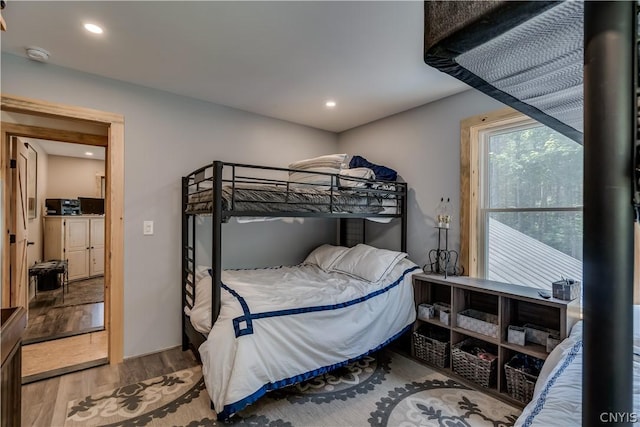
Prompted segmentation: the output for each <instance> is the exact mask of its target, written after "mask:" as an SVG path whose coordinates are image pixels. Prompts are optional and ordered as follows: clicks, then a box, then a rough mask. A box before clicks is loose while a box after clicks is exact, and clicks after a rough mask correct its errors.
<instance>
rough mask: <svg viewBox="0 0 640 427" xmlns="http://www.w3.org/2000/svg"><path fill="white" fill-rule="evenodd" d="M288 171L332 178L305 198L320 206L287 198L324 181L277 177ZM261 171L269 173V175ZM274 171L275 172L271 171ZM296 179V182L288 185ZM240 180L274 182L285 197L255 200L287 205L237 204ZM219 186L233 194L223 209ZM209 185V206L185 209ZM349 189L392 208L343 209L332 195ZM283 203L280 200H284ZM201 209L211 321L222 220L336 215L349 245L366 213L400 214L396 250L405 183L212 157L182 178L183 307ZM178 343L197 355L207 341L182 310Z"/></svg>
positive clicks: (266, 186)
mask: <svg viewBox="0 0 640 427" xmlns="http://www.w3.org/2000/svg"><path fill="white" fill-rule="evenodd" d="M225 172H226V174H225ZM290 172H303V173H305V174H310V175H311V176H318V177H324V178H325V180H326V179H329V180H330V182H331V185H330V188H329V189H328V190H326V189H323V191H322V193H321V194H323V195H325V196H327V197H324V198H323V199H322V200H321V201H319V202H315V203H314V202H305V204H307V205H313V206H314V208H318V209H321V211H318V212H307V211H300V210H299V209H300V206H299V205H300V202H295V201H292V202H290V203H289V202H287V200H289V195H292V194H294V193H304V191H305V190H304V189H305V188H310V189H316V188H321V187H326V186H327V185H325V184H322V185H319V184H303V186H302V187H301V186H300V184H299V183H291V182H289V181H288V180H287V179H280V178H278V177H277V175H283V174H289V173H290ZM263 175H268V176H267V177H265V176H263ZM274 175H275V176H276V177H273V176H274ZM344 179H347V180H349V181H352V182H354V181H355V182H362V184H363V187H358V188H347V189H344V188H341V187H340V180H344ZM292 184H295V185H292ZM243 185H251V186H252V188H253V189H254V190H256V189H257V190H258V191H260V189H261V188H262V189H263V191H268V192H273V191H274V188H276V189H278V191H280V192H282V195H283V196H284V197H285V202H282V201H279V202H269V201H261V202H259V203H261V204H262V203H279V205H278V207H284V208H285V209H283V210H279V211H277V212H272V211H261V210H248V209H243V208H241V207H238V203H237V202H238V201H239V200H238V199H237V193H238V191H239V190H240V189H241V188H242V186H243ZM223 186H227V188H228V189H230V191H231V200H230V201H229V202H228V203H227V207H228V208H229V209H223ZM209 190H211V191H212V198H211V201H212V206H211V209H210V210H209V209H207V210H206V211H205V210H196V211H188V209H187V207H188V206H189V196H192V195H193V194H195V193H198V192H201V191H209ZM343 193H348V194H349V195H352V196H356V197H357V198H358V199H359V200H364V201H365V202H366V205H370V206H378V205H376V204H375V203H379V202H380V199H381V198H387V199H392V200H394V201H395V206H394V209H395V212H394V213H380V212H377V213H376V212H359V213H349V212H344V211H341V207H343V206H345V204H344V203H337V202H336V201H335V197H334V196H338V195H339V194H343ZM283 205H284V206H283ZM199 215H211V217H212V235H211V240H212V258H213V259H212V266H211V267H212V287H213V289H212V304H211V310H212V317H211V324H212V326H213V324H214V323H215V321H216V319H217V318H218V314H219V313H220V289H221V286H220V285H221V283H222V281H221V275H222V224H223V223H225V222H227V221H228V220H229V218H231V217H255V216H259V217H313V218H334V219H339V220H340V232H339V243H340V244H341V245H343V246H353V245H355V244H356V243H366V233H365V228H366V227H365V220H366V219H367V218H390V219H393V218H399V219H400V221H401V228H400V233H401V240H400V250H401V251H403V252H405V251H406V249H407V184H406V183H405V182H399V181H393V182H391V181H382V180H366V179H361V178H353V177H344V176H341V175H338V174H330V173H325V172H313V171H308V170H292V169H286V168H279V167H270V166H258V165H249V164H241V163H226V162H222V161H214V162H212V163H210V164H208V165H206V166H203V167H201V168H199V169H196V170H195V171H193V172H191V173H190V174H188V175H187V176H184V177H183V178H182V308H183V309H184V308H185V307H188V308H193V303H194V301H195V273H196V271H195V270H196V245H195V239H196V221H195V217H196V216H199ZM182 331H183V333H182V349H183V350H187V349H188V348H189V346H190V345H191V346H193V347H194V350H196V351H194V354H195V355H196V357H198V352H197V348H198V347H199V346H200V345H201V344H202V343H203V342H204V341H205V337H204V335H203V334H201V333H199V332H198V331H196V330H195V328H194V327H193V326H192V325H191V322H190V320H189V318H188V316H187V315H186V314H184V313H183V314H182Z"/></svg>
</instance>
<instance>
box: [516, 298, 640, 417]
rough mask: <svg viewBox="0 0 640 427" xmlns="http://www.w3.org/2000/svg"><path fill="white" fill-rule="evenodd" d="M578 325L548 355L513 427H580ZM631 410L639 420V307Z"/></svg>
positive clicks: (635, 311)
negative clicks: (531, 392) (530, 396)
mask: <svg viewBox="0 0 640 427" xmlns="http://www.w3.org/2000/svg"><path fill="white" fill-rule="evenodd" d="M582 351H583V346H582V322H578V323H577V324H576V325H575V326H574V327H573V329H572V330H571V335H570V336H569V337H568V338H567V339H566V340H564V341H563V342H562V343H560V344H559V345H558V346H557V347H556V348H555V349H554V350H553V351H552V352H551V353H550V354H549V357H548V358H547V360H546V361H545V364H544V366H543V368H542V371H541V372H540V375H539V376H538V381H537V382H536V387H535V390H534V393H533V399H532V400H531V402H529V404H528V405H527V406H526V407H525V408H524V410H523V411H522V414H521V415H520V417H519V418H518V420H517V421H516V423H515V427H523V426H524V427H550V426H562V427H569V426H580V425H581V424H582ZM633 351H634V359H633V410H634V414H635V415H636V416H638V417H640V306H634V350H633Z"/></svg>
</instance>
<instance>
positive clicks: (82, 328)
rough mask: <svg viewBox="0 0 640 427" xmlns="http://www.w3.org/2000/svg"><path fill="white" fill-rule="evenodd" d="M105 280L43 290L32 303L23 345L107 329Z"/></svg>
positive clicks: (99, 278)
mask: <svg viewBox="0 0 640 427" xmlns="http://www.w3.org/2000/svg"><path fill="white" fill-rule="evenodd" d="M102 301H104V277H96V278H92V279H87V280H80V281H76V282H72V283H69V285H68V289H65V292H64V294H63V290H62V288H59V289H55V290H51V291H40V292H38V293H37V294H36V296H35V297H34V298H33V299H32V300H31V301H30V302H29V320H28V323H27V329H26V331H25V333H24V336H23V343H24V344H30V343H35V342H40V341H45V340H51V339H57V338H63V337H68V336H72V335H77V334H82V333H87V332H93V331H97V330H101V329H104V302H102Z"/></svg>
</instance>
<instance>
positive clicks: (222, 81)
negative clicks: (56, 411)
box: [2, 0, 468, 132]
mask: <svg viewBox="0 0 640 427" xmlns="http://www.w3.org/2000/svg"><path fill="white" fill-rule="evenodd" d="M2 14H3V16H4V18H5V20H6V21H7V27H8V31H7V32H5V33H3V34H2V51H3V52H8V53H12V54H16V55H21V56H25V48H26V47H27V46H39V47H42V48H44V49H46V50H48V51H49V52H51V58H50V60H49V63H51V64H56V65H60V66H64V67H69V68H74V69H77V70H81V71H85V72H89V73H94V74H98V75H102V76H105V77H110V78H114V79H119V80H123V81H127V82H132V83H137V84H140V85H143V86H147V87H152V88H156V89H161V90H165V91H168V92H172V93H176V94H181V95H186V96H189V97H193V98H198V99H202V100H206V101H211V102H214V103H218V104H222V105H227V106H230V107H234V108H238V109H241V110H246V111H251V112H255V113H258V114H262V115H266V116H270V117H275V118H279V119H283V120H288V121H292V122H295V123H300V124H304V125H308V126H312V127H316V128H320V129H325V130H329V131H334V132H341V131H344V130H347V129H350V128H352V127H355V126H358V125H361V124H364V123H368V122H370V121H373V120H376V119H379V118H382V117H386V116H389V115H391V114H395V113H398V112H401V111H404V110H407V109H410V108H413V107H416V106H419V105H422V104H425V103H427V102H430V101H434V100H436V99H439V98H442V97H445V96H448V95H452V94H454V93H457V92H461V91H463V90H466V89H468V86H466V85H465V84H463V83H461V82H459V81H457V80H455V79H454V78H452V77H449V76H447V75H445V74H443V73H440V72H438V71H436V70H434V69H432V68H430V67H428V66H427V65H426V64H424V62H423V60H422V57H423V52H422V49H423V2H421V1H408V2H400V1H392V2H381V1H356V2H346V1H324V2H310V1H300V2H297V1H287V2H272V1H259V2H245V1H231V2H221V1H215V2H214V1H191V2H186V1H138V2H129V1H110V2H102V1H71V2H62V1H55V2H53V1H17V0H12V1H9V2H7V7H6V8H5V9H4V10H3V12H2ZM85 22H93V23H97V24H99V25H101V26H103V28H104V30H105V32H104V34H102V35H92V34H90V33H88V32H87V31H85V30H84V28H83V27H82V24H83V23H85ZM327 99H334V100H335V101H336V102H337V107H335V108H334V109H332V110H329V109H327V108H326V107H325V106H324V102H325V101H326V100H327Z"/></svg>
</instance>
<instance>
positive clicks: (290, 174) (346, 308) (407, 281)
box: [182, 161, 419, 420]
mask: <svg viewBox="0 0 640 427" xmlns="http://www.w3.org/2000/svg"><path fill="white" fill-rule="evenodd" d="M323 170H326V169H322V168H315V169H313V168H312V169H305V170H304V171H300V170H298V169H288V168H287V169H285V168H277V167H266V166H257V165H247V164H238V163H225V162H221V161H214V162H212V163H211V164H209V165H206V166H204V167H202V168H199V169H197V170H195V171H193V172H192V173H190V174H189V175H187V176H185V177H183V179H182V212H183V214H182V273H183V274H182V307H183V311H184V313H183V316H182V330H183V350H186V349H188V348H192V349H193V350H194V353H195V354H196V356H197V357H201V359H202V360H201V361H202V364H203V375H204V378H205V384H206V386H207V391H208V393H209V396H210V397H211V400H212V408H213V409H214V410H216V412H217V417H218V419H220V420H225V419H228V418H229V417H231V416H233V415H234V414H235V413H237V412H238V411H240V410H242V408H244V407H245V406H247V405H249V404H251V403H253V402H255V401H256V400H257V399H259V398H260V397H261V396H262V395H264V394H265V393H266V392H268V391H271V390H274V389H277V388H280V387H285V386H287V385H290V384H294V383H296V382H300V381H303V380H306V379H309V378H311V377H313V376H316V375H319V374H322V373H325V372H328V371H330V370H332V369H335V368H337V367H340V366H344V365H346V364H348V363H350V362H352V361H353V360H355V359H358V358H360V357H363V356H365V355H367V354H370V353H371V352H373V351H377V350H378V349H379V348H381V347H382V346H384V345H387V344H388V343H390V342H391V341H393V340H395V339H396V338H398V337H400V336H402V335H403V334H405V333H406V332H408V330H409V329H410V327H411V325H412V324H413V321H414V320H415V316H416V313H415V302H414V299H413V287H412V284H411V275H412V274H413V272H415V271H417V270H419V267H418V266H417V265H415V264H414V263H413V262H411V261H409V260H408V259H407V258H406V252H405V251H406V244H407V236H406V235H407V212H406V210H407V209H406V206H407V203H406V198H407V184H406V183H404V182H401V181H398V180H393V181H392V180H386V179H385V180H382V179H375V178H376V177H374V178H371V176H370V175H366V174H364V175H361V174H352V173H349V172H351V171H352V170H340V171H339V172H337V173H330V172H323ZM202 216H207V217H209V218H210V220H211V223H212V232H211V235H207V236H198V235H197V234H198V231H197V230H198V227H196V223H197V218H199V217H202ZM285 217H303V218H304V217H313V218H333V219H336V220H338V221H339V233H338V235H339V242H338V243H339V245H331V244H325V245H322V246H320V247H318V248H316V249H315V250H313V251H312V252H311V253H310V254H309V255H308V256H307V258H306V259H305V261H304V262H303V263H301V264H300V265H297V266H280V267H272V268H261V269H245V270H223V269H222V254H223V248H222V241H221V233H222V226H223V224H224V223H227V222H229V221H231V220H232V219H234V220H238V221H239V222H240V221H242V220H251V221H254V220H265V221H266V220H270V219H274V218H285ZM366 220H372V221H378V222H383V223H396V222H398V221H399V222H400V227H399V231H400V234H401V236H400V251H391V250H386V249H377V248H373V247H371V246H368V245H366V242H367V232H366V226H365V221H366ZM390 226H392V227H395V225H390ZM203 238H204V239H211V242H212V254H213V256H212V258H213V259H212V260H211V265H209V266H200V265H198V262H197V259H198V258H197V256H196V255H197V254H196V247H197V246H198V245H197V244H196V243H197V241H198V239H203ZM327 329H328V330H331V331H334V332H332V333H331V334H327V333H326V330H327Z"/></svg>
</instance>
